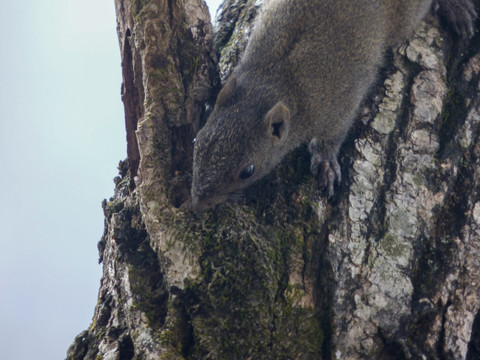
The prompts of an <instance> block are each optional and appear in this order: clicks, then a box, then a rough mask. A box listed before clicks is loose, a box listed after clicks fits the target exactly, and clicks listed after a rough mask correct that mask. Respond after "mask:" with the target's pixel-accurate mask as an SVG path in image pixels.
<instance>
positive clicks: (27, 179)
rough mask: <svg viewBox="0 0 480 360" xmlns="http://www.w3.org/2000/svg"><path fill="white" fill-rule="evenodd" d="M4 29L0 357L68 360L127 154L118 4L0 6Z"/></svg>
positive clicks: (32, 0) (84, 320)
mask: <svg viewBox="0 0 480 360" xmlns="http://www.w3.org/2000/svg"><path fill="white" fill-rule="evenodd" d="M207 2H208V3H209V4H210V10H213V12H215V11H216V9H217V8H218V5H219V4H220V2H221V1H220V0H217V1H207ZM0 33H1V34H2V36H1V40H0V52H1V56H0V160H1V161H0V166H1V170H0V201H1V203H0V245H1V247H2V250H1V251H0V324H1V326H0V349H1V357H2V359H5V360H32V359H35V360H53V359H64V358H65V355H66V351H67V348H68V346H69V345H70V344H71V343H72V342H73V339H74V337H75V336H76V335H77V334H79V333H80V332H81V331H82V330H84V329H86V328H87V327H88V326H89V324H90V321H91V318H92V315H93V310H94V307H95V304H96V300H97V291H98V287H99V281H100V276H101V266H99V265H98V264H97V260H98V254H97V242H98V240H99V239H100V237H101V235H102V232H103V213H102V209H101V201H102V199H104V198H108V197H110V196H111V195H112V194H113V188H114V184H113V181H112V179H113V177H114V176H116V174H117V169H116V166H117V163H118V161H119V160H121V159H124V158H125V157H126V144H125V130H124V115H123V105H122V103H121V101H120V84H121V69H120V52H119V48H118V40H117V35H116V22H115V10H114V1H113V0H83V1H78V0H42V1H38V0H24V1H0Z"/></svg>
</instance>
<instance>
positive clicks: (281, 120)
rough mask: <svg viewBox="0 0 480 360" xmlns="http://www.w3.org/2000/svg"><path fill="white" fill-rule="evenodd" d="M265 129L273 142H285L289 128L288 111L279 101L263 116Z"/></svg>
mask: <svg viewBox="0 0 480 360" xmlns="http://www.w3.org/2000/svg"><path fill="white" fill-rule="evenodd" d="M264 121H265V129H266V130H267V135H268V136H269V137H270V138H271V139H272V140H273V141H279V140H285V139H286V137H287V135H288V130H289V128H290V109H289V108H288V107H287V106H286V105H285V104H284V103H283V102H281V101H279V102H278V103H276V104H275V106H274V107H272V108H271V109H270V110H269V111H268V113H267V115H265V120H264Z"/></svg>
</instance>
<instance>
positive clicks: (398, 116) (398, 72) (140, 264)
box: [67, 0, 480, 360]
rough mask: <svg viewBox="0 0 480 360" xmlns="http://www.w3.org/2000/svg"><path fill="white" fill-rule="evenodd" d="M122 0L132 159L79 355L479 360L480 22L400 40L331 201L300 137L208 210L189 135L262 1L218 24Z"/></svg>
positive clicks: (108, 206)
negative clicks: (198, 204) (195, 189)
mask: <svg viewBox="0 0 480 360" xmlns="http://www.w3.org/2000/svg"><path fill="white" fill-rule="evenodd" d="M115 2H116V9H117V19H118V36H119V40H120V48H121V53H122V70H123V94H122V95H123V96H122V98H123V102H124V105H125V117H126V129H127V142H128V163H127V162H126V163H122V164H120V167H119V169H120V177H119V178H118V179H117V181H116V184H117V186H116V189H115V196H114V197H113V198H111V199H110V200H109V201H105V202H104V212H105V233H104V235H103V237H102V240H101V241H100V243H99V251H100V260H101V261H103V269H104V270H103V277H102V280H101V285H100V290H99V296H98V304H97V307H96V309H95V313H94V317H93V321H92V325H91V327H90V328H89V329H88V330H86V331H84V332H83V333H81V334H80V335H79V336H78V337H77V338H76V339H75V341H74V343H73V344H72V346H71V347H70V349H69V351H68V355H67V359H104V360H106V359H119V360H125V359H169V360H170V359H355V360H356V359H420V358H424V359H480V313H479V307H480V259H479V247H480V196H479V195H480V194H479V192H480V142H479V134H480V91H479V90H480V88H479V78H480V74H479V73H480V42H479V37H478V36H476V37H474V38H473V40H471V41H467V42H461V41H459V40H458V39H457V38H455V37H454V36H452V34H451V33H449V32H448V31H447V30H446V29H445V28H444V27H443V26H442V25H441V23H440V24H439V20H438V18H437V17H435V16H430V17H428V18H427V20H426V21H425V22H424V23H422V25H421V26H420V28H418V29H417V31H416V33H415V35H414V36H413V37H412V38H411V39H410V40H409V41H408V42H406V43H405V44H404V45H402V46H400V47H399V48H398V49H394V50H393V51H392V52H391V53H390V54H388V59H387V61H386V63H385V66H384V68H383V70H382V72H381V74H380V75H379V78H378V81H377V83H376V85H375V87H374V88H373V89H372V91H371V93H370V96H368V98H367V100H366V102H365V104H364V105H363V107H362V109H361V112H360V114H359V116H358V120H357V121H356V125H355V126H354V128H353V129H352V130H351V132H350V134H349V136H348V137H347V140H346V142H345V144H344V145H343V147H342V150H341V154H340V159H339V160H340V163H341V167H342V172H343V175H344V176H343V178H344V179H343V182H342V184H341V186H340V187H339V189H338V190H337V193H336V195H335V197H334V198H333V199H331V200H328V201H327V200H326V198H325V197H324V196H323V195H322V194H321V192H320V191H319V190H318V186H317V183H316V180H315V179H314V178H313V177H312V176H311V175H310V173H309V155H308V152H307V150H306V146H303V147H301V148H300V149H298V150H296V151H294V152H293V153H292V154H290V155H288V156H287V158H286V159H285V161H283V162H282V164H281V165H279V166H278V167H277V169H276V170H275V171H274V172H273V173H272V174H270V175H269V176H267V178H265V179H263V180H261V181H260V182H259V183H258V184H256V185H254V186H252V187H251V188H250V189H248V190H247V191H246V197H245V200H244V201H242V202H241V203H238V204H224V205H221V206H219V207H218V208H217V209H216V210H214V211H210V212H207V213H205V214H203V215H201V216H195V215H193V214H192V213H191V212H189V211H188V210H184V209H183V208H182V207H181V205H182V203H184V202H185V201H187V200H188V197H189V187H190V174H191V166H192V150H193V145H192V140H193V138H194V137H195V133H196V131H197V130H198V128H199V127H200V126H201V125H202V124H203V123H204V121H205V117H206V115H205V112H206V111H205V109H208V107H211V106H212V101H213V100H214V98H215V95H216V93H217V91H218V88H219V79H221V80H222V81H223V80H224V79H225V78H226V77H227V76H228V75H229V73H230V72H231V70H232V69H233V67H234V65H235V63H236V62H237V60H238V57H239V54H241V51H242V50H243V48H244V46H245V44H246V42H247V41H248V34H249V33H250V32H249V30H250V28H251V23H252V20H253V18H254V17H255V15H256V13H257V12H258V9H259V7H260V6H261V2H260V1H255V0H227V1H226V2H225V4H224V5H223V8H222V9H223V11H222V13H221V14H220V15H219V17H218V23H217V25H216V34H215V39H214V37H213V30H212V26H211V23H210V18H209V15H208V10H207V8H206V6H205V3H204V2H203V0H168V1H167V0H141V1H140V0H135V1H134V0H116V1H115ZM214 48H215V50H214ZM217 54H218V55H219V61H218V64H217V60H216V59H217ZM217 65H219V66H218V68H219V69H220V72H218V70H217Z"/></svg>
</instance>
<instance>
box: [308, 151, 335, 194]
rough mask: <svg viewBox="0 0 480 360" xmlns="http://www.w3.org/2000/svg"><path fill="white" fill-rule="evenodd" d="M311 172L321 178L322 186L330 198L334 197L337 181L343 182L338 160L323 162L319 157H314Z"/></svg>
mask: <svg viewBox="0 0 480 360" xmlns="http://www.w3.org/2000/svg"><path fill="white" fill-rule="evenodd" d="M310 171H311V172H312V173H313V174H314V175H318V176H319V178H320V185H321V187H322V188H324V189H325V190H326V192H327V196H328V198H331V197H333V194H334V190H333V187H334V184H335V181H336V182H337V183H338V184H339V183H340V182H341V181H342V173H341V170H340V165H339V164H338V161H337V159H333V160H323V159H321V158H320V157H319V156H318V155H312V162H311V165H310Z"/></svg>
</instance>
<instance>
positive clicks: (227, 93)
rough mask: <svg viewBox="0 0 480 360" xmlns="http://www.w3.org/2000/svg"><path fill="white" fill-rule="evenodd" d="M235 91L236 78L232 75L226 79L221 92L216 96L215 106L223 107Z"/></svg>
mask: <svg viewBox="0 0 480 360" xmlns="http://www.w3.org/2000/svg"><path fill="white" fill-rule="evenodd" d="M236 89H237V77H236V76H235V75H232V76H230V77H229V78H228V80H227V82H226V83H225V85H223V88H222V90H220V92H219V93H218V96H217V102H216V105H217V106H224V105H225V104H226V103H227V102H228V100H229V99H230V98H231V97H232V96H233V95H235V91H236Z"/></svg>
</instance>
